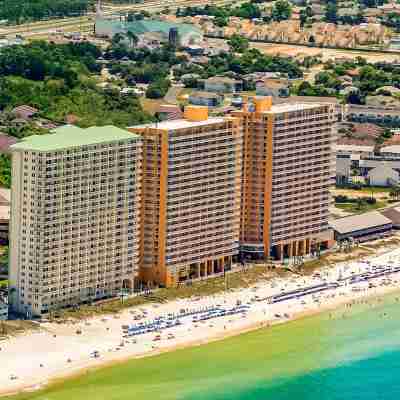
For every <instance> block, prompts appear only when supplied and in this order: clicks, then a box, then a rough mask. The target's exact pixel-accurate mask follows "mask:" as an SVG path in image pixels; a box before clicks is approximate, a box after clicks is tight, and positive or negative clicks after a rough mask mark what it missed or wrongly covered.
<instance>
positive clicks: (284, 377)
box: [17, 295, 400, 400]
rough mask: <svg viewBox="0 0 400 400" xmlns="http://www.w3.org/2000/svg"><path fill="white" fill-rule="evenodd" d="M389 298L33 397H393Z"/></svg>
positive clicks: (133, 364)
mask: <svg viewBox="0 0 400 400" xmlns="http://www.w3.org/2000/svg"><path fill="white" fill-rule="evenodd" d="M399 372H400V302H398V300H397V296H395V295H392V296H388V297H386V298H385V299H384V300H380V301H378V300H376V299H375V300H370V301H369V302H368V303H367V304H365V303H363V304H358V305H355V306H352V307H351V308H342V309H339V310H336V311H334V312H332V313H325V314H321V315H318V316H314V317H310V318H305V319H302V320H298V321H294V322H291V323H288V324H285V325H280V326H275V327H273V328H269V329H262V330H258V331H254V332H251V333H247V334H243V335H240V336H237V337H233V338H230V339H226V340H224V341H220V342H214V343H211V344H208V345H204V346H199V347H194V348H190V349H185V350H179V351H176V352H173V353H167V354H163V355H160V356H155V357H149V358H144V359H140V360H132V361H129V362H127V363H124V364H120V365H116V366H113V367H109V368H105V369H101V370H98V371H93V372H88V373H87V374H85V375H83V376H81V377H79V378H76V379H73V380H67V381H65V382H62V383H59V384H57V385H55V386H53V387H50V388H49V389H47V390H45V391H44V392H36V393H31V394H24V395H21V396H18V397H17V398H18V399H35V400H39V399H40V400H92V399H95V400H97V399H99V400H141V399H146V400H149V399H154V400H158V399H160V400H163V399H165V400H167V399H168V400H170V399H173V400H178V399H181V400H211V399H212V400H268V399H271V400H272V399H273V400H293V399H296V400H299V399H300V400H302V399H306V400H328V399H329V400H357V399H360V400H361V399H363V400H370V399H371V400H378V399H379V400H381V399H384V400H386V399H400V378H399V376H398V375H399Z"/></svg>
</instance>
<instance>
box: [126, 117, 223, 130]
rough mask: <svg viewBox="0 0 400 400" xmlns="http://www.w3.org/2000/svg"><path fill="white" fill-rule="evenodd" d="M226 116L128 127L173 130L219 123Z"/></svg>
mask: <svg viewBox="0 0 400 400" xmlns="http://www.w3.org/2000/svg"><path fill="white" fill-rule="evenodd" d="M225 121H226V118H217V117H215V118H208V119H206V120H204V121H188V120H186V119H175V120H170V121H162V122H159V123H151V124H143V125H136V126H131V127H129V129H144V128H153V129H161V130H167V131H168V130H175V129H186V128H195V127H198V126H205V125H210V124H219V123H221V122H225Z"/></svg>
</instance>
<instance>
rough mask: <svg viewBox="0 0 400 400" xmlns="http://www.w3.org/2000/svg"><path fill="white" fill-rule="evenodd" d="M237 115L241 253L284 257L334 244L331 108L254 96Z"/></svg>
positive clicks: (333, 132)
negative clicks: (240, 149)
mask: <svg viewBox="0 0 400 400" xmlns="http://www.w3.org/2000/svg"><path fill="white" fill-rule="evenodd" d="M233 115H234V116H235V117H237V118H239V119H240V120H241V124H242V126H243V136H244V140H243V175H242V176H243V183H242V207H241V234H240V242H241V250H242V252H243V253H244V254H246V255H248V256H252V257H255V258H262V257H269V256H272V257H274V258H277V259H281V260H282V259H283V258H286V257H292V256H296V255H297V256H298V255H305V254H309V253H310V252H312V251H313V250H314V249H315V248H317V247H320V246H322V247H324V246H325V247H326V246H329V245H330V243H331V241H332V234H331V232H330V230H329V229H328V216H329V204H330V195H329V187H330V185H331V177H332V171H331V169H332V154H333V151H332V145H333V141H334V137H335V130H334V122H335V117H334V110H333V109H332V107H331V106H330V105H320V104H280V105H272V101H271V98H269V97H255V98H254V99H252V100H251V101H250V102H249V103H247V104H246V105H245V107H244V109H243V110H242V111H237V112H234V113H233Z"/></svg>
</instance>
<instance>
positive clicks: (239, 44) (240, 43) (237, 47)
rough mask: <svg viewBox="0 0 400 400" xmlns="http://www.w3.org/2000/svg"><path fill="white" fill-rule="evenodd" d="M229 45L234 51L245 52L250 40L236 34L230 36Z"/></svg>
mask: <svg viewBox="0 0 400 400" xmlns="http://www.w3.org/2000/svg"><path fill="white" fill-rule="evenodd" d="M228 45H229V47H230V48H231V50H232V51H235V52H237V53H243V52H245V51H246V50H247V49H248V48H249V40H248V39H247V38H245V37H243V36H241V35H238V34H234V35H232V36H231V37H230V38H229V40H228Z"/></svg>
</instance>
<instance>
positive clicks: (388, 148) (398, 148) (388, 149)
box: [380, 144, 400, 154]
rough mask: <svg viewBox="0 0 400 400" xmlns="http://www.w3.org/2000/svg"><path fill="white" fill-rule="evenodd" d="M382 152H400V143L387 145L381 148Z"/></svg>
mask: <svg viewBox="0 0 400 400" xmlns="http://www.w3.org/2000/svg"><path fill="white" fill-rule="evenodd" d="M380 152H381V153H396V154H400V145H396V144H394V145H392V146H385V147H382V148H381V149H380Z"/></svg>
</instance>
